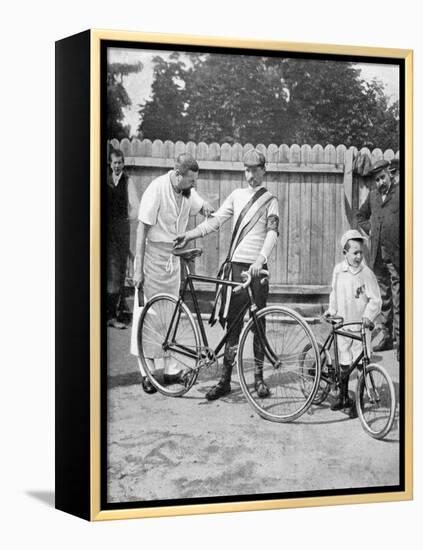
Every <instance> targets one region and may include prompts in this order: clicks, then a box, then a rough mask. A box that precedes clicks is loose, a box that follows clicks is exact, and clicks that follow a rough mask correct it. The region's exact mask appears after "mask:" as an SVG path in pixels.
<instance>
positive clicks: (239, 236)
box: [209, 187, 274, 328]
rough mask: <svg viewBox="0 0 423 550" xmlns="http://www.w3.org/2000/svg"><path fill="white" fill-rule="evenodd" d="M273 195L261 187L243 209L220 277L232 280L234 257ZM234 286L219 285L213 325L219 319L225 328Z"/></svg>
mask: <svg viewBox="0 0 423 550" xmlns="http://www.w3.org/2000/svg"><path fill="white" fill-rule="evenodd" d="M273 198H274V197H273V195H272V194H271V193H269V191H267V189H265V188H264V187H262V188H261V189H259V190H258V191H257V193H255V194H254V195H253V196H252V197H251V199H250V200H249V201H248V202H247V204H246V205H245V206H244V208H243V209H242V210H241V212H240V214H239V216H238V219H237V221H236V224H235V227H234V229H233V232H232V239H231V244H230V245H229V252H228V255H227V256H226V259H225V261H224V262H223V264H222V265H221V266H220V269H219V272H218V274H217V277H218V279H222V280H229V281H230V280H232V264H231V261H232V258H233V255H234V253H235V251H236V249H237V248H238V246H239V245H240V243H241V241H242V240H243V238H244V237H245V236H246V235H247V234H248V233H249V232H250V231H251V229H252V228H253V227H254V226H255V225H256V223H257V222H258V221H259V219H260V218H261V216H262V214H263V212H264V210H265V208H266V206H267V204H268V203H269V202H270V201H271V200H272V199H273ZM231 296H232V287H230V286H228V285H222V284H220V285H218V286H217V289H216V297H215V302H214V306H213V310H212V313H211V315H210V319H209V323H210V324H211V325H212V326H213V325H214V324H215V323H216V321H217V320H219V322H220V324H221V325H222V327H223V328H225V324H226V317H227V315H228V310H229V304H230V302H231Z"/></svg>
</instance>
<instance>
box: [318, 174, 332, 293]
mask: <svg viewBox="0 0 423 550" xmlns="http://www.w3.org/2000/svg"><path fill="white" fill-rule="evenodd" d="M335 207H336V204H335V190H334V186H333V185H332V183H331V182H330V181H329V179H328V176H327V175H325V176H324V183H323V246H322V260H323V261H322V279H321V281H320V282H321V283H322V284H324V283H326V284H328V283H329V284H330V281H331V277H332V271H333V267H334V265H335V255H334V252H335V246H334V240H335V231H336V229H335V222H336V220H335Z"/></svg>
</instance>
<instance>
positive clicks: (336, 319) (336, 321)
mask: <svg viewBox="0 0 423 550" xmlns="http://www.w3.org/2000/svg"><path fill="white" fill-rule="evenodd" d="M320 319H321V320H322V321H325V322H326V323H329V324H330V325H338V328H339V327H340V326H341V325H342V327H347V326H350V325H360V327H363V321H350V322H348V323H344V318H343V317H340V316H337V315H328V316H325V315H322V316H321V317H320ZM368 328H369V330H370V331H372V330H373V329H374V328H375V325H374V324H373V323H371V324H370V326H369V327H368Z"/></svg>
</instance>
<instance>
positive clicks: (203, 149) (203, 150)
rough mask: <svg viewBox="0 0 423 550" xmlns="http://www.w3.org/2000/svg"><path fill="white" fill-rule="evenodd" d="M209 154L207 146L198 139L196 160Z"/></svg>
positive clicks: (203, 158)
mask: <svg viewBox="0 0 423 550" xmlns="http://www.w3.org/2000/svg"><path fill="white" fill-rule="evenodd" d="M208 155H209V146H208V145H207V143H204V141H200V143H199V144H198V147H197V157H196V159H197V162H198V161H199V160H206V159H207V158H208Z"/></svg>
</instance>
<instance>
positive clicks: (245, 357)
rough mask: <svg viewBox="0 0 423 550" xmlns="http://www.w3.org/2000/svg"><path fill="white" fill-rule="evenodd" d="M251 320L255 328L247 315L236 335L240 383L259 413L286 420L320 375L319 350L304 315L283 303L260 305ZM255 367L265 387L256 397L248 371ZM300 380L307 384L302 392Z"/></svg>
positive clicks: (303, 405) (302, 407)
mask: <svg viewBox="0 0 423 550" xmlns="http://www.w3.org/2000/svg"><path fill="white" fill-rule="evenodd" d="M257 320H258V324H259V327H260V329H259V330H258V331H257V330H256V327H255V324H254V321H253V319H250V320H249V322H248V323H247V325H246V326H245V328H244V330H243V332H242V334H241V338H240V343H239V349H238V375H239V381H240V384H241V388H242V391H243V392H244V394H245V396H246V398H247V400H248V402H249V403H250V405H251V406H252V407H253V409H254V410H255V411H256V412H258V414H259V415H260V416H262V417H263V418H265V419H267V420H272V421H274V422H290V421H292V420H295V419H296V418H298V417H299V416H301V415H302V414H303V413H304V412H305V411H306V410H307V409H308V408H309V407H310V405H311V404H312V402H313V399H314V396H315V393H316V391H317V389H318V384H319V378H320V357H319V349H318V346H317V343H316V340H315V338H314V335H313V333H312V332H311V330H310V328H309V326H308V325H307V323H306V322H305V320H304V319H303V318H302V317H301V316H300V315H298V314H297V313H296V312H295V311H293V310H291V309H289V308H285V307H282V306H269V307H266V308H264V309H262V310H261V311H260V312H259V313H258V314H257ZM256 332H257V334H255V333H256ZM306 349H307V351H306V352H305V351H304V350H306ZM260 371H262V373H263V380H264V382H265V384H266V385H267V387H268V388H269V390H270V395H269V396H267V397H259V395H258V393H257V391H256V389H255V376H254V375H255V373H256V374H257V372H260ZM305 384H306V385H307V387H309V389H310V391H309V393H307V394H305V393H304V391H303V388H304V385H305Z"/></svg>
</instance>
